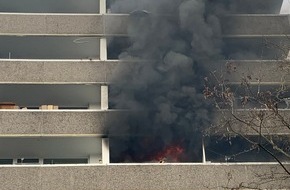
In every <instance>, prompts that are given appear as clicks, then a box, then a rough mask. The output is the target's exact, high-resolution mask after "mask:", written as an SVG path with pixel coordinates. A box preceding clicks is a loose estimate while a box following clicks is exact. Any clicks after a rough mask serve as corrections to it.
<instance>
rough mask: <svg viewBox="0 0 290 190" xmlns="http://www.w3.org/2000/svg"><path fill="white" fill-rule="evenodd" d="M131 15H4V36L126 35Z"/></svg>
mask: <svg viewBox="0 0 290 190" xmlns="http://www.w3.org/2000/svg"><path fill="white" fill-rule="evenodd" d="M127 25H128V15H123V14H117V15H114V14H106V15H102V14H49V13H0V35H19V36H31V35H33V36H46V35H50V36H106V35H121V36H122V35H126V33H127Z"/></svg>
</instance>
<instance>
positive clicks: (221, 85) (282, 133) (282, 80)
mask: <svg viewBox="0 0 290 190" xmlns="http://www.w3.org/2000/svg"><path fill="white" fill-rule="evenodd" d="M286 39H287V40H289V37H288V36H286ZM289 42H290V40H289ZM265 47H266V48H268V47H269V48H273V47H274V48H276V49H278V50H279V51H280V52H281V55H282V57H283V58H281V57H277V60H275V61H263V60H262V61H253V62H255V64H256V65H255V64H253V63H252V64H251V65H250V64H248V65H247V64H245V62H243V61H237V60H228V61H226V63H225V64H223V65H221V67H220V68H219V69H214V70H211V71H209V74H208V76H207V77H205V79H204V80H205V87H204V97H205V98H206V99H208V100H209V101H211V102H212V104H213V105H214V106H215V108H216V109H217V111H216V114H215V119H214V121H213V123H212V126H211V127H210V128H208V129H206V131H205V134H206V135H211V136H213V135H217V136H222V137H225V136H226V137H227V138H228V137H232V136H238V137H240V138H242V139H244V140H245V141H246V142H248V143H249V144H250V147H249V148H248V149H243V150H240V152H238V153H236V154H235V155H230V156H229V157H235V156H237V155H239V154H244V153H246V152H248V151H253V150H259V151H262V152H264V153H266V154H267V155H269V156H270V157H271V158H272V159H271V160H274V161H276V162H277V163H279V164H280V166H281V167H282V168H283V170H284V173H283V174H281V173H275V172H271V173H267V174H265V175H261V174H259V175H260V178H261V179H263V180H262V181H260V183H268V182H271V181H272V180H276V181H279V180H290V168H289V167H288V168H287V166H286V165H285V164H284V163H286V162H289V161H290V87H289V84H290V60H289V59H287V56H288V52H289V49H290V48H289V47H287V46H281V44H274V43H271V42H270V41H268V40H267V39H265ZM248 62H249V61H248ZM216 68H217V67H216ZM229 157H227V158H226V159H228V158H229ZM260 185H261V184H260ZM289 186H290V185H289ZM249 187H251V188H253V187H255V188H257V189H259V184H258V183H256V184H255V185H253V184H252V185H249V184H247V185H246V184H239V187H237V189H239V188H249ZM289 188H290V187H289Z"/></svg>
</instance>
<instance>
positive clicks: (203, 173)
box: [0, 163, 289, 190]
mask: <svg viewBox="0 0 290 190" xmlns="http://www.w3.org/2000/svg"><path fill="white" fill-rule="evenodd" d="M285 167H287V168H289V164H285ZM0 172H1V174H2V175H1V176H0V182H1V184H2V185H1V186H2V188H3V189H19V188H21V189H37V190H46V189H56V190H57V189H72V190H78V189H100V190H102V189H104V190H110V189H128V190H133V189H147V190H151V189H152V190H153V189H154V190H161V189H224V188H225V187H227V188H235V187H239V184H243V185H245V186H249V188H251V187H252V188H254V187H256V186H258V187H259V188H262V189H288V188H289V178H286V179H284V180H281V179H280V180H279V177H281V176H283V175H282V174H284V172H283V169H282V168H281V166H279V165H278V164H277V163H264V164H262V163H244V164H241V163H236V164H152V163H151V164H110V165H107V166H105V165H103V166H102V165H79V166H76V165H74V166H73V165H70V166H63V165H62V166H60V165H55V166H53V165H52V166H18V167H17V166H1V167H0ZM271 174H277V175H278V179H277V180H269V179H268V180H267V178H266V179H265V178H263V177H267V175H271ZM285 175H287V174H285ZM285 175H284V176H285Z"/></svg>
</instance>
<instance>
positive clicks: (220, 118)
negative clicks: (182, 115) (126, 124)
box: [209, 109, 290, 136]
mask: <svg viewBox="0 0 290 190" xmlns="http://www.w3.org/2000/svg"><path fill="white" fill-rule="evenodd" d="M289 113H290V110H289V109H280V110H279V111H278V113H277V114H276V113H275V112H273V111H269V110H262V109H261V110H259V109H237V110H234V112H233V113H232V112H231V111H229V110H220V111H217V112H216V113H215V116H214V120H213V122H212V123H213V127H211V128H210V129H209V132H210V134H217V135H221V134H225V133H229V134H233V135H239V134H242V135H250V136H259V135H260V130H261V134H263V135H282V136H284V135H290V129H289V126H288V125H289V122H290V117H289ZM261 114H262V115H263V116H264V117H263V124H262V126H261V128H260V125H259V118H258V116H259V115H261ZM233 115H234V116H235V117H236V118H238V119H236V118H235V117H234V116H233ZM240 121H243V122H240ZM246 123H248V124H249V125H247V124H246Z"/></svg>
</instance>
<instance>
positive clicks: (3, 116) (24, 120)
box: [0, 110, 126, 136]
mask: <svg viewBox="0 0 290 190" xmlns="http://www.w3.org/2000/svg"><path fill="white" fill-rule="evenodd" d="M124 114H126V113H122V111H89V110H83V111H64V110H59V111H40V110H36V111H30V110H29V111H25V110H24V111H21V110H20V111H17V110H13V111H4V110H2V111H0V126H1V128H0V134H1V135H2V136H5V135H6V136H9V135H27V136H29V135H55V134H57V135H59V134H63V135H67V134H69V135H71V134H84V135H86V134H89V135H97V134H100V135H101V134H106V130H107V129H106V128H105V124H106V122H107V121H108V120H109V119H110V121H111V120H114V118H118V117H124Z"/></svg>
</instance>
